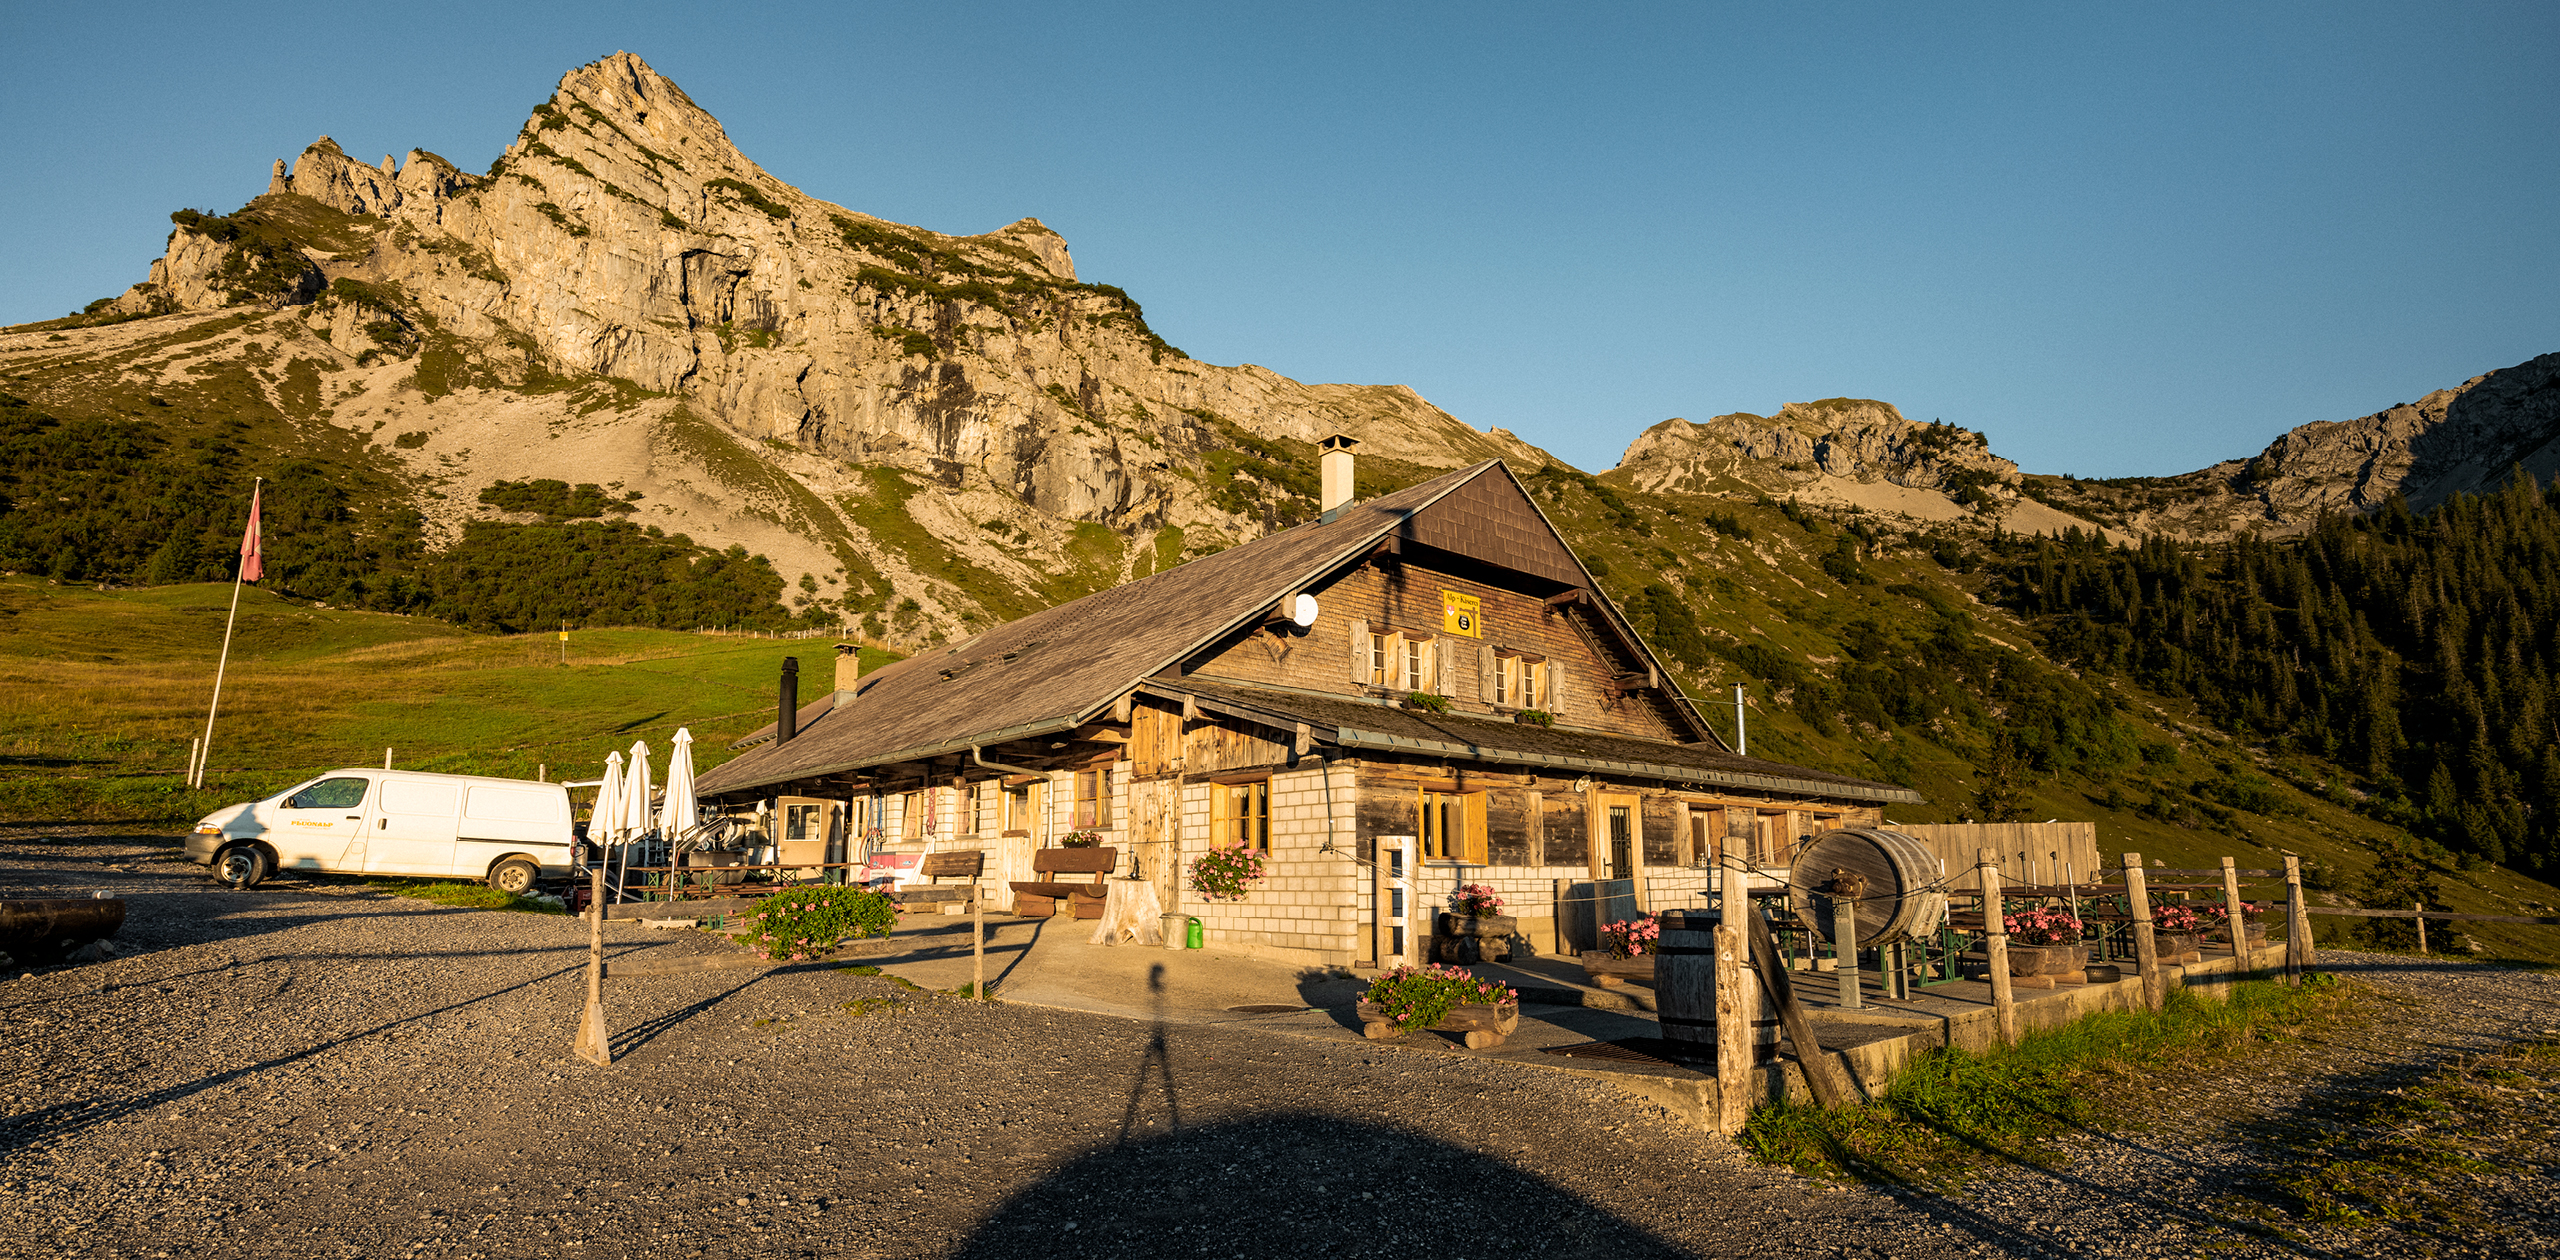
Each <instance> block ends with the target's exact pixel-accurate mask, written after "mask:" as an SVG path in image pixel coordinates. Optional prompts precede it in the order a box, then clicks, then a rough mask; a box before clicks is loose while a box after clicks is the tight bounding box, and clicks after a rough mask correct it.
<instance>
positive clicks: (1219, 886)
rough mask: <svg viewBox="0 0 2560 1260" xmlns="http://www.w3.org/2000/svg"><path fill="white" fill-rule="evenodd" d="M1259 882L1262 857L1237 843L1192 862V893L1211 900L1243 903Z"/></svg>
mask: <svg viewBox="0 0 2560 1260" xmlns="http://www.w3.org/2000/svg"><path fill="white" fill-rule="evenodd" d="M1261 879H1262V855H1261V854H1260V853H1256V852H1254V851H1253V850H1251V849H1248V848H1246V847H1244V846H1243V845H1240V844H1222V845H1220V846H1218V847H1217V848H1214V849H1211V850H1209V851H1208V852H1206V853H1203V854H1201V855H1200V856H1199V857H1198V858H1195V859H1193V861H1192V863H1191V891H1193V892H1196V893H1198V894H1200V895H1201V896H1202V897H1203V898H1205V899H1207V900H1210V901H1242V900H1244V895H1245V893H1246V892H1247V891H1248V890H1250V889H1251V888H1252V887H1253V885H1254V884H1256V883H1258V882H1260V881H1261Z"/></svg>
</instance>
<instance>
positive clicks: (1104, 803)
mask: <svg viewBox="0 0 2560 1260" xmlns="http://www.w3.org/2000/svg"><path fill="white" fill-rule="evenodd" d="M1069 825H1070V826H1072V827H1074V828H1075V829H1076V830H1078V831H1108V830H1110V829H1111V771H1110V769H1109V768H1108V767H1105V768H1103V769H1099V770H1078V771H1076V812H1075V820H1074V821H1073V822H1072V823H1070V824H1069Z"/></svg>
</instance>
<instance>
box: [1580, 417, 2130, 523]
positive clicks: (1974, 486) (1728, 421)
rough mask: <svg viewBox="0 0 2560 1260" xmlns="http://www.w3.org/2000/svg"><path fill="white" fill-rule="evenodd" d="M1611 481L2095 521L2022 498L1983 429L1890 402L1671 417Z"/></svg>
mask: <svg viewBox="0 0 2560 1260" xmlns="http://www.w3.org/2000/svg"><path fill="white" fill-rule="evenodd" d="M1609 477H1610V479H1611V480H1613V481H1617V482H1621V483H1623V484H1625V485H1626V486H1628V487H1630V488H1632V489H1637V490H1644V491H1650V492H1670V493H1681V494H1724V495H1754V496H1756V495H1769V496H1771V497H1774V498H1794V499H1801V500H1803V501H1805V502H1808V503H1817V504H1826V505H1834V506H1842V507H1852V506H1854V507H1858V508H1861V509H1863V510H1867V511H1874V512H1884V513H1891V514H1895V515H1900V516H1905V517H1910V518H1913V519H1916V520H1923V521H1946V520H1956V519H1960V518H1964V519H1976V520H1980V521H1983V522H1985V523H1989V522H1992V521H2000V522H2004V523H2006V524H2007V525H2008V526H2010V527H2011V528H2023V529H2031V530H2032V529H2052V530H2059V529H2061V528H2063V527H2065V526H2067V525H2070V524H2079V525H2082V526H2084V527H2086V526H2088V525H2089V524H2090V523H2089V522H2087V521H2083V520H2079V519H2077V518H2073V517H2067V516H2064V515H2062V514H2060V513H2057V512H2055V511H2053V510H2052V509H2051V508H2049V507H2047V506H2045V505H2043V504H2041V503H2038V502H2036V501H2033V500H2029V499H2023V498H2021V497H2020V496H2019V494H2018V486H2019V484H2020V481H2021V478H2020V476H2019V473H2018V466H2017V465H2016V464H2015V463H2012V462H2011V461H2009V460H2006V459H2002V458H2001V457H1999V456H1997V455H1994V454H1992V453H1991V448H1990V445H1989V443H1988V442H1987V441H1986V440H1985V439H1984V438H1983V436H1982V435H1981V434H1979V433H1976V432H1973V431H1972V430H1969V429H1964V428H1960V427H1958V426H1955V425H1951V424H1940V423H1932V424H1923V423H1920V422H1917V421H1913V420H1908V419H1905V418H1903V415H1902V413H1901V412H1900V411H1897V410H1895V409H1894V407H1893V406H1892V405H1891V404H1889V403H1881V402H1876V401H1873V400H1871V399H1864V398H1826V399H1823V400H1821V401H1819V402H1809V403H1788V404H1787V405H1785V406H1783V407H1781V408H1779V409H1778V413H1777V414H1776V415H1773V416H1756V415H1752V414H1750V413H1748V412H1737V413H1734V414H1732V415H1723V416H1717V417H1716V418H1715V419H1713V420H1709V421H1707V422H1706V423H1704V424H1700V423H1696V422H1694V421H1689V420H1676V419H1675V420H1665V421H1663V422H1662V423H1660V424H1657V425H1655V426H1653V427H1652V428H1650V429H1647V430H1645V431H1644V432H1643V434H1641V435H1639V436H1638V437H1637V438H1636V440H1635V441H1634V442H1633V443H1632V444H1630V445H1629V446H1628V447H1627V451H1626V454H1625V455H1623V456H1621V457H1620V458H1619V460H1618V466H1617V468H1616V469H1614V470H1612V471H1611V473H1610V474H1609Z"/></svg>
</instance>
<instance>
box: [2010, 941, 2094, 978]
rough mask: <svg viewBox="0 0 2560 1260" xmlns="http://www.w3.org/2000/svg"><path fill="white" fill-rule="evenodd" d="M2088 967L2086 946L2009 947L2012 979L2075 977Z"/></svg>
mask: <svg viewBox="0 0 2560 1260" xmlns="http://www.w3.org/2000/svg"><path fill="white" fill-rule="evenodd" d="M2088 965H2089V947H2088V946H2086V945H2079V944H2072V945H2012V946H2010V947H2009V975H2010V976H2011V977H2012V978H2017V979H2024V978H2027V977H2030V976H2068V977H2076V976H2078V975H2079V974H2080V973H2081V972H2082V971H2083V970H2084V969H2086V968H2087V967H2088Z"/></svg>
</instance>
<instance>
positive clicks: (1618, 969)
mask: <svg viewBox="0 0 2560 1260" xmlns="http://www.w3.org/2000/svg"><path fill="white" fill-rule="evenodd" d="M1654 957H1655V956H1654V955H1652V954H1638V955H1637V956H1635V957H1633V958H1619V957H1616V956H1614V955H1612V954H1610V953H1609V951H1607V950H1605V949H1586V950H1584V951H1582V974H1584V975H1586V976H1589V977H1591V978H1592V979H1594V980H1597V981H1599V982H1600V983H1602V984H1608V983H1610V982H1612V981H1616V980H1642V981H1644V982H1645V983H1646V984H1651V983H1653V976H1654V970H1655V963H1654Z"/></svg>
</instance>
